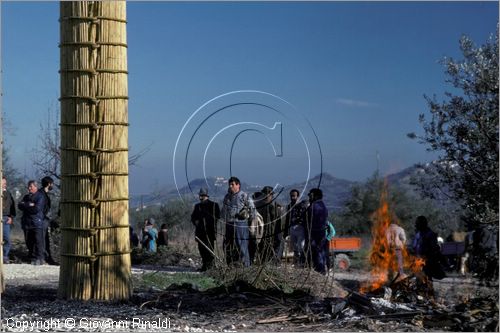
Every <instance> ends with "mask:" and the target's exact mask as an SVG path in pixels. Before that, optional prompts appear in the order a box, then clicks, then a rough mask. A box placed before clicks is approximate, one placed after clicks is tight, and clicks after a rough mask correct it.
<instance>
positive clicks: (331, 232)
mask: <svg viewBox="0 0 500 333" xmlns="http://www.w3.org/2000/svg"><path fill="white" fill-rule="evenodd" d="M326 225H327V228H326V232H325V234H326V242H325V251H326V252H325V253H326V256H325V261H326V270H327V271H330V268H332V266H331V260H330V241H331V240H332V239H333V237H335V234H336V231H335V227H334V226H333V224H332V222H330V221H326Z"/></svg>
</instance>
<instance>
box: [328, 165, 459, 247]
mask: <svg viewBox="0 0 500 333" xmlns="http://www.w3.org/2000/svg"><path fill="white" fill-rule="evenodd" d="M384 186H386V185H385V181H384V179H383V178H381V177H380V176H379V175H378V174H377V173H375V174H374V175H373V176H372V177H371V178H369V179H368V180H367V181H366V182H365V183H360V184H357V185H356V186H354V187H353V188H352V197H351V198H350V199H349V200H348V201H347V202H346V205H345V209H344V210H343V211H342V212H341V213H339V214H338V215H337V216H336V217H335V218H334V221H335V228H336V230H337V235H338V236H348V235H353V236H357V237H363V236H369V235H371V227H372V220H371V216H372V214H373V213H374V212H375V211H376V210H377V209H378V208H379V206H380V198H381V193H382V190H383V188H384ZM387 200H388V204H389V209H390V210H391V211H393V212H394V213H395V214H396V216H397V218H398V219H399V221H400V222H401V226H402V227H403V228H404V229H405V230H406V232H407V235H408V236H409V237H412V236H413V234H414V221H415V218H416V217H417V216H418V215H425V216H427V218H428V219H429V221H430V223H431V227H432V228H433V229H434V230H435V231H436V232H437V233H438V234H440V235H448V234H450V233H451V232H452V231H453V230H457V229H458V223H459V222H458V218H457V216H456V215H454V214H453V212H451V211H449V210H447V209H445V208H444V207H440V206H438V205H437V204H436V203H435V202H433V201H432V200H430V199H428V198H422V197H420V196H418V195H417V194H416V193H413V192H412V191H410V190H409V189H406V188H403V187H400V186H396V185H391V184H388V185H387Z"/></svg>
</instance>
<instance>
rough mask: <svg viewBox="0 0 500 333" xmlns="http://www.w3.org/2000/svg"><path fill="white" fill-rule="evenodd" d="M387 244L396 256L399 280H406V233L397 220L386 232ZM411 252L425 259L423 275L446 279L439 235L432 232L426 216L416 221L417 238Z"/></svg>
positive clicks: (419, 217) (430, 277) (429, 277)
mask: <svg viewBox="0 0 500 333" xmlns="http://www.w3.org/2000/svg"><path fill="white" fill-rule="evenodd" d="M386 237H387V244H388V247H389V250H390V251H391V252H392V254H393V255H394V258H395V260H396V263H397V265H396V266H397V277H396V278H397V279H404V278H406V276H407V275H406V274H405V272H404V262H403V249H404V248H405V246H406V233H405V231H404V229H403V228H402V227H401V226H400V225H398V223H397V220H395V219H393V221H392V223H391V224H390V225H389V227H388V228H387V230H386ZM411 251H412V252H413V254H414V255H416V256H417V257H420V258H423V259H424V262H425V263H424V267H423V270H422V271H423V273H424V274H425V276H426V277H427V278H428V279H429V280H432V279H433V278H434V279H438V280H440V279H442V278H444V277H445V275H446V274H445V272H444V270H443V262H442V255H441V250H440V246H439V243H438V236H437V234H436V233H435V232H434V231H432V230H431V228H430V227H429V223H428V221H427V218H426V217H425V216H418V217H417V218H416V220H415V238H414V239H413V242H412V244H411Z"/></svg>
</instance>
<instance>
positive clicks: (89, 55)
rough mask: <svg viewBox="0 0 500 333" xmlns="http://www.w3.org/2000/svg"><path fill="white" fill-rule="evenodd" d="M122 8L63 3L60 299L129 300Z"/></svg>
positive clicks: (108, 4)
mask: <svg viewBox="0 0 500 333" xmlns="http://www.w3.org/2000/svg"><path fill="white" fill-rule="evenodd" d="M125 9H126V6H125V1H102V2H101V1H72V2H66V1H62V2H61V3H60V29H61V30H60V32H61V44H60V52H61V70H60V73H61V176H62V181H61V221H62V226H61V230H62V241H61V271H60V277H59V296H60V297H63V298H66V299H79V300H88V299H96V300H121V299H128V298H129V297H130V295H131V292H132V289H131V269H130V267H131V266H130V244H129V220H128V127H127V126H128V110H127V108H128V87H127V75H128V73H127V44H126V20H125V19H126V15H125Z"/></svg>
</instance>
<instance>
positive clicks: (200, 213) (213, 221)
mask: <svg viewBox="0 0 500 333" xmlns="http://www.w3.org/2000/svg"><path fill="white" fill-rule="evenodd" d="M198 195H199V198H200V203H197V204H196V205H195V206H194V209H193V213H192V214H191V222H193V224H194V226H195V228H196V229H195V237H196V241H197V242H198V250H199V251H200V256H201V260H202V262H203V266H202V267H201V269H200V271H206V270H207V269H209V268H211V267H212V266H213V263H214V255H213V252H214V248H215V238H216V236H215V231H216V230H217V220H218V219H219V218H220V209H219V205H218V204H217V203H215V202H213V201H211V200H210V199H208V197H209V196H208V190H207V189H205V188H202V189H200V192H199V193H198Z"/></svg>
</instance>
